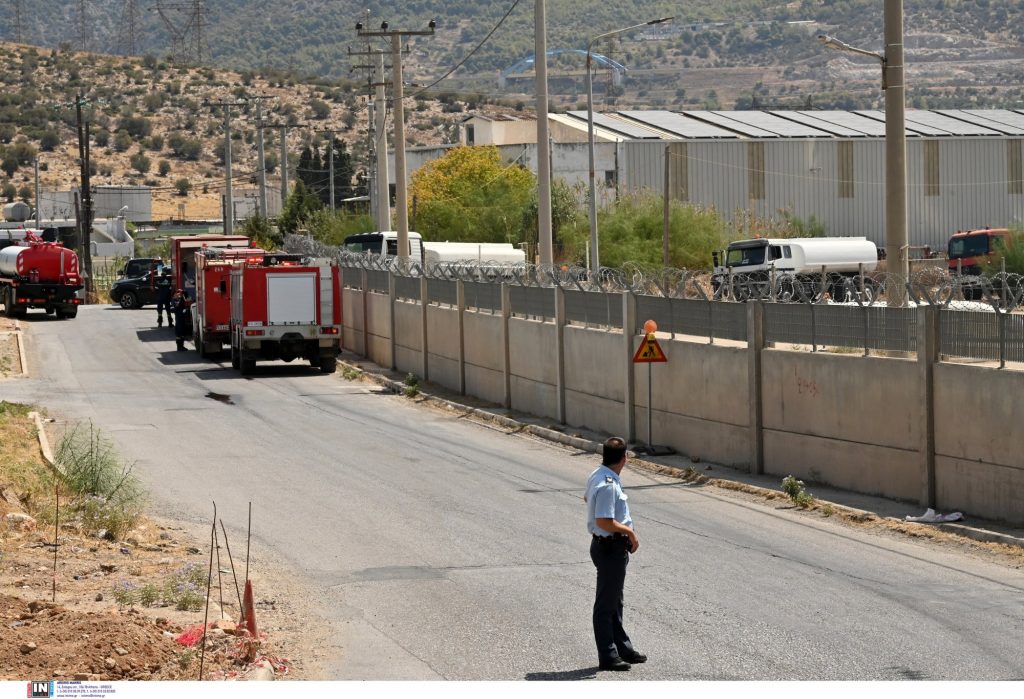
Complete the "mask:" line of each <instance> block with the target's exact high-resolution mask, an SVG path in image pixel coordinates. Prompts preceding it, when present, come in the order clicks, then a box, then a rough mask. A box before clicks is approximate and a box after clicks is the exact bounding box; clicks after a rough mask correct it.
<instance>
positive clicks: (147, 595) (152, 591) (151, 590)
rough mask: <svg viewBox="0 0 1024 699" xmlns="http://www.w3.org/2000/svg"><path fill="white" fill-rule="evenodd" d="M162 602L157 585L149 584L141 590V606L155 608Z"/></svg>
mask: <svg viewBox="0 0 1024 699" xmlns="http://www.w3.org/2000/svg"><path fill="white" fill-rule="evenodd" d="M159 601H160V591H159V590H158V589H156V585H153V584H151V583H147V584H145V585H143V586H142V587H140V588H139V604H141V605H142V606H143V607H155V606H156V605H157V602H159Z"/></svg>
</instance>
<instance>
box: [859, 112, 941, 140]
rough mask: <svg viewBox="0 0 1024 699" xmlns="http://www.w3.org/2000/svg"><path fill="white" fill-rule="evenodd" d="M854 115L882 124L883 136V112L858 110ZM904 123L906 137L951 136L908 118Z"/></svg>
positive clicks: (883, 131) (936, 128)
mask: <svg viewBox="0 0 1024 699" xmlns="http://www.w3.org/2000/svg"><path fill="white" fill-rule="evenodd" d="M854 113H855V114H860V115H861V116H863V117H867V118H868V119H874V120H875V121H877V122H879V123H880V124H882V135H883V136H884V135H885V112H883V111H880V110H877V109H863V110H858V111H856V112H854ZM904 121H905V125H906V134H907V136H915V137H916V136H952V134H951V133H949V132H948V131H946V130H945V129H940V128H938V127H935V126H930V125H928V124H923V123H917V122H913V121H911V120H910V118H909V117H907V118H906V119H905V120H904Z"/></svg>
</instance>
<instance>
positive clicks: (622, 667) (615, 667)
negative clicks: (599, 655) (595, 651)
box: [598, 658, 630, 672]
mask: <svg viewBox="0 0 1024 699" xmlns="http://www.w3.org/2000/svg"><path fill="white" fill-rule="evenodd" d="M598 668H599V669H601V670H611V671H613V672H624V671H626V670H629V668H630V664H629V663H627V662H625V661H623V660H622V658H609V659H608V660H602V661H601V662H600V663H598Z"/></svg>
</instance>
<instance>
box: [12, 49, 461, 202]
mask: <svg viewBox="0 0 1024 699" xmlns="http://www.w3.org/2000/svg"><path fill="white" fill-rule="evenodd" d="M0 84H2V90H0V187H2V189H3V194H4V197H5V199H6V200H12V199H13V198H14V197H17V198H19V199H25V200H27V201H30V202H31V201H32V196H33V193H32V186H33V161H34V160H35V158H36V157H38V158H39V161H40V166H41V170H42V172H41V173H40V174H41V181H42V188H43V189H44V190H61V189H63V190H66V189H69V188H71V187H73V186H75V185H77V184H78V174H79V173H78V167H79V166H78V164H77V163H78V160H77V159H78V140H77V134H76V127H75V108H74V105H73V100H74V99H75V96H76V95H77V94H79V93H83V94H85V95H86V96H87V97H88V99H89V101H90V103H89V105H88V106H87V107H86V109H85V118H86V119H87V120H88V121H89V122H90V128H91V136H92V138H91V145H92V151H91V161H92V165H93V178H92V183H93V185H106V184H138V185H142V184H145V185H149V186H151V187H154V188H155V190H154V211H153V213H154V217H155V218H158V219H164V218H169V217H175V218H176V217H178V216H180V215H181V214H184V215H185V216H187V217H190V218H201V217H219V212H220V195H221V193H222V191H223V183H224V166H223V159H224V158H223V152H224V150H223V143H224V141H223V138H224V128H223V124H224V121H223V109H218V108H214V107H211V106H207V103H213V102H225V101H241V100H244V99H247V98H248V99H250V100H251V99H252V98H253V97H256V96H262V97H263V114H264V118H265V119H266V120H267V121H268V122H270V123H296V124H300V125H301V126H299V127H297V128H293V129H291V130H290V131H289V134H288V149H289V153H290V156H289V164H290V166H291V170H292V172H293V177H294V168H295V167H296V164H297V161H298V155H299V152H300V151H301V150H302V149H303V147H304V146H305V145H307V144H309V143H314V144H319V143H320V142H324V143H326V135H325V133H324V132H326V131H328V130H333V131H335V132H336V135H337V137H338V138H340V139H341V140H343V141H345V142H346V145H347V149H348V150H349V151H350V152H351V153H352V154H353V156H354V158H355V167H356V170H357V171H358V170H359V169H360V168H363V167H364V166H365V163H366V162H367V160H366V159H367V149H368V144H367V109H366V97H365V90H364V91H363V92H358V91H356V90H355V89H353V88H351V87H346V86H339V85H337V84H334V83H331V82H329V81H320V82H316V83H313V82H311V83H301V82H297V81H295V80H292V79H290V78H286V77H283V76H281V75H276V74H272V73H267V74H255V73H235V72H230V71H216V70H213V69H210V68H185V67H182V68H178V67H173V66H171V65H169V64H167V63H166V62H163V61H159V60H157V59H155V58H153V57H147V58H120V57H112V56H103V55H98V54H87V53H79V52H70V51H60V50H49V49H36V48H33V47H27V46H18V45H12V44H3V45H0ZM467 106H468V105H466V104H464V103H460V102H458V101H456V100H449V101H448V103H447V104H444V105H442V104H441V103H440V102H437V101H433V100H411V101H410V102H409V104H408V105H407V109H408V110H409V121H408V123H409V128H408V131H407V133H408V135H409V138H410V143H411V144H417V143H420V144H431V143H439V142H443V141H444V140H445V139H449V138H451V137H452V135H453V134H454V133H455V132H456V129H455V124H456V122H457V120H458V119H460V118H461V117H462V116H463V115H462V114H461V111H462V110H464V109H465V108H466V107H467ZM445 110H447V111H445ZM232 124H233V126H232V144H233V148H232V150H233V157H232V163H233V165H234V173H235V177H236V179H235V183H236V187H245V186H248V185H249V183H250V182H253V183H254V181H255V180H254V179H253V173H254V172H255V171H256V119H255V109H254V106H253V103H252V102H251V101H250V105H249V106H248V107H240V108H237V109H235V111H234V117H233V121H232ZM264 133H265V142H266V151H267V160H268V164H267V165H268V170H269V171H270V173H269V176H268V183H269V186H271V187H274V188H276V187H278V185H279V182H280V170H279V167H278V161H279V155H278V153H279V151H280V141H279V136H278V134H279V131H278V130H277V129H267V130H265V132H264ZM293 181H294V180H293ZM357 184H358V181H357ZM181 190H187V191H189V195H188V196H187V197H186V196H182V195H181V194H180V191H181ZM182 206H183V207H184V208H183V209H182V208H181V207H182Z"/></svg>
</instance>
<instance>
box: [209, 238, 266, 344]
mask: <svg viewBox="0 0 1024 699" xmlns="http://www.w3.org/2000/svg"><path fill="white" fill-rule="evenodd" d="M265 254H266V253H265V251H263V250H260V249H259V248H202V249H201V250H198V251H196V253H195V258H194V259H195V265H196V267H195V272H196V274H195V291H196V301H195V305H194V307H193V308H192V337H193V339H194V340H195V343H196V350H198V351H199V355H200V356H201V357H204V358H205V357H210V356H212V355H214V354H219V353H220V352H221V351H222V350H223V348H224V345H226V344H228V343H229V342H230V341H231V334H230V333H229V332H228V330H229V328H230V321H231V292H230V291H229V285H230V283H231V270H232V269H235V268H237V267H239V266H241V265H243V264H245V262H246V261H255V260H260V259H262V258H263V255H265Z"/></svg>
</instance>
